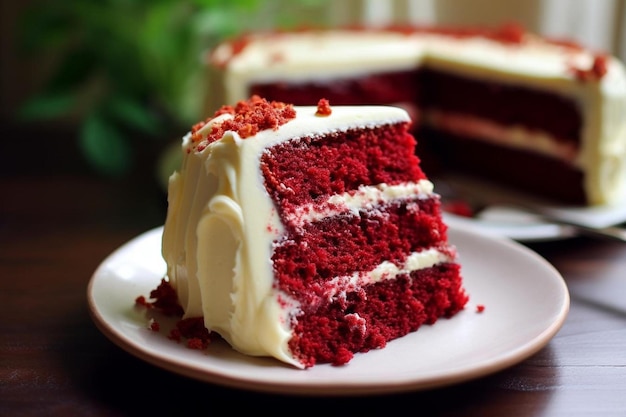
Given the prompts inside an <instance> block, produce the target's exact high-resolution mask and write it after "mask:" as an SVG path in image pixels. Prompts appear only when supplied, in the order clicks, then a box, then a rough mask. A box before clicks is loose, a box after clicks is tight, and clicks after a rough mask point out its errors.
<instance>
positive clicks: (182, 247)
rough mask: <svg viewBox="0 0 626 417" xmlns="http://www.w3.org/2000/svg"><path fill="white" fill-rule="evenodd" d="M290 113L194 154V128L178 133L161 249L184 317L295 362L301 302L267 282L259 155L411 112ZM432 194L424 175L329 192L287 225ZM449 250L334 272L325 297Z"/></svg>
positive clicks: (272, 232)
mask: <svg viewBox="0 0 626 417" xmlns="http://www.w3.org/2000/svg"><path fill="white" fill-rule="evenodd" d="M295 110H296V114H297V117H296V118H295V119H292V120H291V121H289V122H287V123H286V124H284V125H282V126H281V127H280V128H279V129H276V130H273V129H268V130H264V131H261V132H259V133H258V134H256V135H255V136H253V137H249V138H246V139H242V138H241V137H240V136H239V135H238V134H237V133H236V132H233V131H227V132H226V133H225V134H224V135H223V137H222V138H221V139H219V140H217V141H214V142H212V143H210V144H209V145H208V146H206V147H204V148H203V149H202V150H201V151H195V150H191V151H190V149H191V148H190V145H191V143H190V142H191V134H188V135H187V136H185V138H184V139H183V141H182V152H183V155H184V160H183V164H182V167H181V169H180V170H179V171H178V172H176V173H174V174H173V175H172V176H171V178H170V183H169V195H168V204H169V207H168V214H167V219H166V222H165V228H164V233H163V245H162V253H163V257H164V259H165V261H166V263H167V265H168V271H167V274H168V278H169V280H170V283H171V284H172V286H173V287H174V288H175V289H176V291H177V294H178V296H179V301H180V303H181V305H182V307H183V309H184V311H185V316H186V317H199V316H202V317H204V323H205V326H206V328H207V329H209V330H211V331H215V332H217V333H219V334H220V335H221V336H222V337H223V338H224V339H226V340H227V341H228V342H229V343H230V344H231V345H232V346H233V348H235V349H236V350H238V351H240V352H242V353H245V354H249V355H257V356H273V357H275V358H277V359H279V360H282V361H284V362H286V363H289V364H292V365H294V366H296V367H300V368H302V367H303V366H302V364H301V363H299V362H298V360H297V359H296V358H294V357H293V356H292V354H291V353H290V351H289V348H288V345H287V344H288V341H289V339H290V338H291V337H292V334H291V329H290V322H291V320H290V318H291V317H292V316H293V315H294V314H297V313H298V311H299V306H298V303H297V302H296V301H295V300H293V299H290V297H289V296H288V295H287V294H284V293H281V292H280V291H279V290H277V289H276V288H275V286H274V285H273V283H274V276H273V269H272V264H271V257H272V249H273V247H274V246H275V245H277V244H278V243H277V241H278V240H279V238H280V237H281V235H282V234H283V232H284V226H283V224H282V223H281V220H280V218H279V216H278V213H277V209H276V207H275V205H274V204H273V202H272V201H271V199H270V196H269V195H268V193H267V191H266V189H265V187H264V180H263V178H262V174H261V171H260V158H261V155H262V154H263V152H264V151H265V150H266V149H268V148H270V147H272V146H274V145H276V144H280V143H282V142H285V141H297V140H299V138H301V137H303V136H305V135H309V134H310V132H312V131H315V132H317V133H318V134H319V135H320V136H322V135H324V134H327V133H332V132H337V131H345V130H348V129H350V128H357V127H358V128H362V127H368V126H371V127H373V126H375V125H382V124H393V123H399V122H408V121H409V117H408V114H407V113H406V112H405V111H404V110H402V109H400V108H395V107H387V106H371V107H366V106H359V107H339V106H336V107H333V111H332V114H330V115H328V116H324V117H320V116H316V115H315V113H316V108H315V107H295ZM229 117H232V116H231V115H221V116H219V117H218V118H216V119H213V120H212V121H210V122H208V123H207V124H206V125H205V126H204V127H203V128H202V129H201V130H200V132H199V133H200V134H206V133H207V132H209V131H210V130H211V128H212V126H213V125H214V124H215V123H219V122H220V121H222V120H225V119H227V118H229ZM432 192H433V185H432V183H431V182H430V181H428V180H421V181H419V182H417V183H405V184H397V185H387V184H378V185H375V186H368V187H361V188H359V189H358V190H356V191H355V192H351V193H345V194H339V195H335V196H333V197H331V198H330V199H329V200H328V201H327V203H326V204H321V206H320V207H321V208H313V207H303V208H301V209H300V210H299V211H297V212H296V213H295V214H294V215H293V216H292V217H291V218H290V219H288V220H287V221H290V222H294V223H296V224H297V223H299V222H304V221H307V222H308V221H316V220H318V219H319V218H321V217H322V216H325V215H329V214H332V213H336V212H338V211H342V210H344V211H351V210H358V209H359V208H363V207H368V206H371V205H372V204H373V203H374V202H377V203H380V202H383V203H384V202H390V201H395V200H402V199H406V198H411V199H415V197H416V196H417V197H418V198H427V197H428V196H430V195H431V194H432ZM409 209H410V207H409ZM453 256H454V254H453V251H451V249H450V248H440V249H430V250H427V251H423V252H416V253H412V254H410V255H409V256H408V257H407V259H406V261H405V262H404V263H403V264H402V265H394V264H391V263H389V262H384V263H383V264H381V265H379V266H377V267H376V268H374V270H372V271H370V272H365V273H363V272H361V273H358V274H355V275H351V276H339V277H335V278H334V282H336V283H340V285H339V286H338V287H337V288H335V289H332V290H331V289H329V290H328V291H326V292H325V294H326V296H327V297H328V298H333V297H342V296H345V293H346V291H347V290H348V289H355V288H359V287H360V286H363V285H366V284H368V283H371V282H376V281H378V280H382V279H391V278H393V277H395V276H396V275H397V274H399V273H407V272H410V271H414V270H419V269H421V268H427V267H430V266H433V265H435V264H437V263H440V262H446V261H451V260H452V258H453Z"/></svg>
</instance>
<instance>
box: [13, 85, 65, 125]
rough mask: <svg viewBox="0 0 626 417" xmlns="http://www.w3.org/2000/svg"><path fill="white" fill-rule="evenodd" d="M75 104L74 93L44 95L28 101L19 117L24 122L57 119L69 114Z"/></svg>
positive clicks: (19, 111)
mask: <svg viewBox="0 0 626 417" xmlns="http://www.w3.org/2000/svg"><path fill="white" fill-rule="evenodd" d="M75 104H76V94H75V93H74V92H73V91H61V92H55V93H42V94H40V95H37V96H35V97H33V98H31V99H29V100H27V101H26V102H25V103H24V105H22V106H21V108H20V109H19V110H18V113H17V117H18V119H20V120H22V121H30V120H44V119H55V118H58V117H60V116H62V115H65V114H67V113H69V112H70V110H72V108H73V107H74V105H75Z"/></svg>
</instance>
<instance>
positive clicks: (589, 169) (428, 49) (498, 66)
mask: <svg viewBox="0 0 626 417" xmlns="http://www.w3.org/2000/svg"><path fill="white" fill-rule="evenodd" d="M235 46H236V45H234V44H232V43H225V44H222V45H220V46H219V47H218V48H216V49H215V50H214V51H213V53H212V55H211V63H210V65H211V66H214V67H216V68H218V71H217V73H218V76H219V77H220V81H219V83H218V84H219V85H221V88H222V89H223V93H224V95H223V96H221V97H220V95H219V94H217V91H215V92H213V94H211V96H214V97H220V98H219V100H220V101H222V102H227V103H234V102H236V101H238V100H241V99H244V98H246V97H247V96H248V95H249V94H250V92H249V89H250V86H251V85H252V84H255V83H266V82H276V81H280V82H292V83H301V82H311V81H320V82H324V81H328V80H336V79H341V78H354V77H358V76H359V75H364V76H366V75H368V74H372V73H380V72H389V71H402V70H403V69H411V68H416V67H418V66H422V65H425V66H428V67H429V68H434V69H441V70H445V71H448V72H451V73H456V74H460V75H463V76H467V77H473V78H476V79H479V80H491V81H495V82H500V83H505V84H512V85H516V86H523V87H528V88H532V89H539V90H542V91H548V92H553V93H556V94H559V95H561V96H563V97H565V98H570V99H572V100H573V101H574V102H576V103H578V105H579V107H580V109H581V114H582V118H583V121H582V122H583V128H582V134H581V145H580V147H579V148H578V149H573V150H572V149H562V148H561V145H560V144H559V143H558V139H559V138H552V137H550V136H549V135H548V134H546V133H545V132H541V131H537V132H524V131H523V130H522V127H513V128H511V127H505V126H488V125H486V123H489V122H488V121H480V120H479V121H478V123H479V124H476V126H482V127H483V128H485V126H487V127H488V128H490V129H491V132H496V131H498V130H499V131H501V132H506V135H505V136H500V138H502V137H504V138H505V139H506V138H507V137H511V138H512V139H513V140H511V141H510V142H508V143H507V146H512V147H520V148H523V149H526V150H529V149H536V150H537V151H538V152H541V153H543V154H545V155H549V156H554V157H557V158H561V159H564V160H568V161H569V162H570V163H571V164H572V165H573V166H575V167H577V168H579V169H580V170H581V171H582V172H583V174H584V177H585V179H584V184H583V188H584V190H585V192H586V194H587V196H588V203H589V204H591V205H601V204H613V203H617V202H620V201H621V200H622V199H623V198H624V197H625V194H626V191H625V190H626V70H625V69H624V66H623V64H622V63H621V62H619V61H618V60H617V59H614V58H613V57H610V56H609V57H607V59H606V73H605V74H604V76H602V77H601V78H599V79H596V80H587V81H581V80H580V79H578V78H577V77H576V74H575V73H574V71H572V69H573V68H576V69H579V70H581V71H582V70H585V69H589V68H591V67H592V66H593V64H594V59H595V55H594V54H593V53H592V52H590V51H588V50H585V49H583V48H573V47H571V46H566V45H561V44H557V43H554V42H546V41H545V40H543V39H541V38H540V37H538V36H534V35H532V34H526V35H525V36H524V39H523V42H522V43H515V44H511V43H505V42H499V41H494V40H491V39H488V38H485V37H481V36H467V37H456V36H445V35H442V34H437V33H428V32H426V33H423V32H415V33H402V32H399V31H382V30H381V31H350V30H328V31H308V32H307V31H303V32H294V33H279V34H269V35H268V34H257V35H252V36H250V37H249V38H248V39H247V41H246V44H245V47H244V48H243V49H236V47H235ZM209 106H211V104H209ZM440 118H441V116H440ZM511 129H512V130H511ZM522 136H523V139H524V140H520V138H522ZM528 138H530V139H531V141H530V142H529V141H527V140H526V139H528ZM500 140H502V139H500ZM561 142H562V141H561ZM535 145H536V146H537V147H536V148H535ZM572 154H573V155H572Z"/></svg>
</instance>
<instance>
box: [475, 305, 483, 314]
mask: <svg viewBox="0 0 626 417" xmlns="http://www.w3.org/2000/svg"><path fill="white" fill-rule="evenodd" d="M483 311H485V306H484V305H483V304H478V305H477V306H476V312H477V313H482V312H483Z"/></svg>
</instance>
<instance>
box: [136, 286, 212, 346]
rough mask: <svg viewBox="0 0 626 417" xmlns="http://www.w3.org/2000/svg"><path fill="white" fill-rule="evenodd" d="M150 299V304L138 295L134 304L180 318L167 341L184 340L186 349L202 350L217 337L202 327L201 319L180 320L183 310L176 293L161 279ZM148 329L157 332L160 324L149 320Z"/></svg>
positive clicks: (152, 319)
mask: <svg viewBox="0 0 626 417" xmlns="http://www.w3.org/2000/svg"><path fill="white" fill-rule="evenodd" d="M150 298H151V299H153V300H154V301H152V302H150V301H148V300H147V299H146V297H145V296H143V295H140V296H138V297H137V298H136V299H135V303H136V304H137V305H139V306H141V307H144V308H147V309H155V310H158V311H160V312H161V313H163V314H164V315H166V316H178V317H181V319H180V320H178V322H176V326H175V327H174V328H173V329H172V330H170V332H169V334H168V335H167V338H168V339H170V340H173V341H175V342H178V343H180V342H181V341H183V340H186V341H187V342H186V343H187V347H188V348H190V349H199V350H202V349H206V348H207V347H208V346H209V344H210V343H211V342H212V341H213V340H214V339H216V338H217V337H219V336H218V335H217V333H213V332H210V331H208V330H207V328H206V327H204V320H203V319H202V317H190V318H185V319H183V318H182V316H183V308H182V307H181V305H180V304H179V303H178V296H177V295H176V291H175V290H174V288H173V287H172V286H171V284H170V283H169V282H168V281H166V280H165V279H162V280H161V283H160V284H159V285H158V287H157V288H155V289H154V290H152V291H151V292H150ZM148 329H150V330H152V331H154V332H159V331H160V330H161V324H160V323H159V322H158V321H157V320H156V319H154V318H151V319H150V321H149V322H148Z"/></svg>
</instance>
